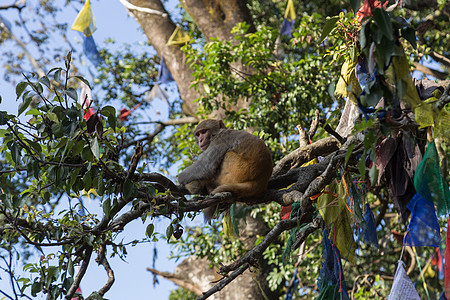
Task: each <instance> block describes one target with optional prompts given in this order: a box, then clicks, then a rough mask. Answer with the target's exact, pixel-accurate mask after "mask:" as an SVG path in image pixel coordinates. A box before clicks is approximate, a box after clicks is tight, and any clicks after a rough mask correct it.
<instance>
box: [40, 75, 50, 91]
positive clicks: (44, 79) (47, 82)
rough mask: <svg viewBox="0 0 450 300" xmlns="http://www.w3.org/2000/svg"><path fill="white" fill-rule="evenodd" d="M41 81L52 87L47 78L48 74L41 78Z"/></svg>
mask: <svg viewBox="0 0 450 300" xmlns="http://www.w3.org/2000/svg"><path fill="white" fill-rule="evenodd" d="M39 81H40V82H42V83H43V84H44V85H45V86H46V87H47V88H48V89H50V87H51V85H50V80H49V79H48V78H47V76H44V77H41V78H39Z"/></svg>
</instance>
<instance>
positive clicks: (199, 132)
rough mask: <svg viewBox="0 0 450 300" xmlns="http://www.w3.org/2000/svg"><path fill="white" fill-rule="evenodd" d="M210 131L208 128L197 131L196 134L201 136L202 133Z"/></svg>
mask: <svg viewBox="0 0 450 300" xmlns="http://www.w3.org/2000/svg"><path fill="white" fill-rule="evenodd" d="M207 131H208V129H202V130H200V131H197V133H196V134H195V136H199V135H200V134H205V133H206V132H207Z"/></svg>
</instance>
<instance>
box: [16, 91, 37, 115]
mask: <svg viewBox="0 0 450 300" xmlns="http://www.w3.org/2000/svg"><path fill="white" fill-rule="evenodd" d="M31 100H33V97H32V96H31V95H29V94H27V95H26V96H24V97H23V101H22V103H20V104H19V112H18V115H17V116H20V115H21V114H22V113H23V112H24V111H25V110H26V109H27V108H28V106H30V103H31Z"/></svg>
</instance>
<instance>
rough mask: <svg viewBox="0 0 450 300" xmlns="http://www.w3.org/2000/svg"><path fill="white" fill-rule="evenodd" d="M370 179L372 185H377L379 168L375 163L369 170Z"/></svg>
mask: <svg viewBox="0 0 450 300" xmlns="http://www.w3.org/2000/svg"><path fill="white" fill-rule="evenodd" d="M369 179H370V184H371V185H372V186H375V185H376V184H377V179H378V169H377V168H376V166H375V164H373V165H372V168H370V170H369Z"/></svg>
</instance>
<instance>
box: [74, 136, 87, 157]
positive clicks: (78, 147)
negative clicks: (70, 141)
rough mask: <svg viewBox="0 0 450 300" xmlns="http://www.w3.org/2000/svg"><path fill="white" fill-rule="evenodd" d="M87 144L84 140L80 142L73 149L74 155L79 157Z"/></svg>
mask: <svg viewBox="0 0 450 300" xmlns="http://www.w3.org/2000/svg"><path fill="white" fill-rule="evenodd" d="M85 144H86V142H85V141H83V140H80V141H78V142H77V143H76V144H75V146H73V148H72V155H73V156H77V155H78V154H80V153H81V151H82V150H83V148H84V145H85Z"/></svg>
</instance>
